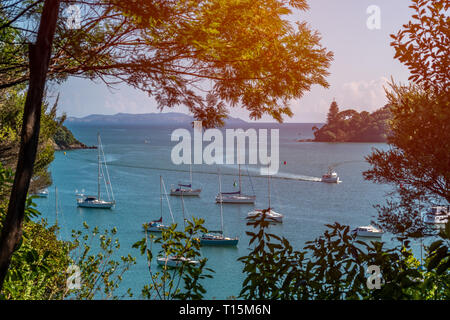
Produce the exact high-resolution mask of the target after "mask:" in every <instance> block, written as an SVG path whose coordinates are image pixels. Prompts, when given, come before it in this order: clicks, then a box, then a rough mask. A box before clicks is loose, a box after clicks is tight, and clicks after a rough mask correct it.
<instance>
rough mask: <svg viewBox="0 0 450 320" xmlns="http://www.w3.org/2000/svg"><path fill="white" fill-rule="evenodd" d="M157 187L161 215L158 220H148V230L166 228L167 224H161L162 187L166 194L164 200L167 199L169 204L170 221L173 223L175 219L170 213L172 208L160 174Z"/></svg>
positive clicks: (155, 230) (156, 230)
mask: <svg viewBox="0 0 450 320" xmlns="http://www.w3.org/2000/svg"><path fill="white" fill-rule="evenodd" d="M159 189H160V197H159V200H160V208H161V216H160V218H159V219H158V220H153V221H150V222H149V223H148V227H147V230H148V231H150V232H162V231H163V230H165V229H167V228H168V226H166V225H164V224H163V215H162V213H163V205H162V202H163V189H164V194H165V195H166V200H167V205H168V206H169V212H170V216H171V217H172V222H173V223H175V220H174V218H173V214H172V209H171V208H170V202H169V198H168V197H167V192H166V187H165V185H164V181H163V178H162V176H159Z"/></svg>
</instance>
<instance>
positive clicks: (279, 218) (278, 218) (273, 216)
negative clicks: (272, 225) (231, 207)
mask: <svg viewBox="0 0 450 320" xmlns="http://www.w3.org/2000/svg"><path fill="white" fill-rule="evenodd" d="M262 214H263V212H262V210H254V211H251V212H249V213H248V214H247V218H248V219H257V218H259V217H260V216H261V215H262ZM264 214H265V215H266V219H270V220H272V221H273V222H278V223H282V222H283V215H282V214H280V213H277V212H275V211H270V213H264Z"/></svg>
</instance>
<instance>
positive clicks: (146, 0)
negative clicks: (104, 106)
mask: <svg viewBox="0 0 450 320" xmlns="http://www.w3.org/2000/svg"><path fill="white" fill-rule="evenodd" d="M11 2H15V1H6V3H5V4H7V3H11ZM34 2H39V1H34ZM68 5H78V6H79V8H80V9H81V16H80V17H81V20H80V22H81V27H80V28H79V29H70V28H69V27H68V25H67V23H66V22H67V21H66V20H67V15H66V16H65V15H64V9H65V8H67V6H68ZM17 6H18V5H16V8H15V10H12V9H11V8H8V7H7V6H5V5H4V7H3V9H2V10H1V9H0V10H1V11H2V12H3V15H4V16H5V17H8V18H9V19H6V20H5V21H11V20H12V19H13V18H12V17H11V11H14V12H16V15H17V11H19V12H20V10H18V9H17ZM21 6H25V5H24V4H21ZM12 8H13V7H12ZM307 8H308V7H307V4H306V1H304V0H295V1H285V0H267V1H252V0H238V1H224V0H202V1H200V0H197V1H187V0H168V1H152V0H134V1H121V0H86V1H67V2H63V3H62V5H61V11H62V14H60V19H59V22H58V25H57V30H56V34H55V40H54V45H53V54H52V58H51V62H50V66H49V71H48V77H49V79H52V80H60V81H61V80H64V79H66V78H67V77H69V76H76V77H83V78H90V79H101V80H102V81H104V82H105V83H107V84H109V85H114V84H115V83H119V82H125V83H127V84H129V85H131V86H133V87H135V88H139V89H142V90H144V91H146V92H148V94H149V95H151V96H153V97H154V98H155V99H156V101H157V102H158V105H159V107H160V108H163V107H172V106H175V105H179V104H183V105H185V106H187V107H188V108H189V110H190V111H191V112H193V113H194V116H196V117H197V118H200V120H204V121H205V122H206V123H205V124H204V125H205V126H211V125H214V124H215V123H209V122H210V121H208V120H210V119H208V118H203V119H202V118H201V117H202V116H203V115H204V114H205V112H204V109H206V108H208V107H211V105H210V104H208V102H207V101H211V99H207V97H208V96H210V95H212V96H214V97H216V98H217V100H218V101H217V103H220V102H223V103H225V104H226V105H228V106H232V107H234V106H239V107H243V108H245V109H247V110H248V111H249V112H250V117H252V118H260V117H261V116H262V115H263V114H268V115H270V116H272V117H273V118H275V119H276V120H277V121H282V119H283V116H284V115H287V116H291V115H292V112H291V110H290V108H289V105H288V102H289V100H291V99H295V98H300V97H302V95H303V94H304V93H305V92H306V91H308V90H309V89H310V88H311V86H312V85H314V84H318V85H321V86H324V87H327V86H328V83H327V81H326V79H325V77H326V76H327V75H328V73H327V68H328V67H329V65H330V62H331V60H332V53H331V52H329V51H327V50H326V49H325V48H323V47H322V46H321V44H320V36H319V34H318V33H317V32H315V31H313V30H311V29H310V28H309V27H308V26H307V24H306V23H303V22H301V23H300V22H297V23H292V22H290V21H289V20H288V19H287V17H288V15H289V14H290V13H292V9H295V10H306V9H307ZM40 10H41V5H40V4H39V3H38V4H37V5H35V6H32V7H31V8H29V9H28V13H27V14H26V16H25V15H24V16H22V17H21V18H20V19H18V20H17V21H16V23H13V24H12V25H10V26H8V27H5V28H2V29H8V28H12V27H13V26H14V27H16V26H17V25H22V24H25V22H29V20H30V19H33V18H34V17H38V16H39V14H40ZM0 28H1V27H0ZM0 30H1V29H0ZM14 30H15V31H16V32H17V35H16V40H17V41H18V44H17V45H16V47H17V50H18V51H19V52H22V53H25V52H26V50H23V43H26V42H27V41H29V39H30V38H32V35H33V32H34V31H33V30H32V28H26V29H25V30H23V29H18V28H15V29H14ZM17 41H16V42H17ZM21 49H22V50H21ZM17 61H19V63H17V64H16V65H14V66H13V67H11V65H8V66H7V67H6V68H2V69H0V73H1V74H2V75H8V76H7V77H4V76H2V77H1V80H0V87H5V86H9V85H14V84H16V83H20V82H26V81H28V79H29V71H28V66H27V59H18V60H17ZM20 61H21V62H22V63H20ZM216 111H217V113H223V112H226V111H227V110H226V109H224V108H217V110H216ZM213 119H215V118H214V117H213Z"/></svg>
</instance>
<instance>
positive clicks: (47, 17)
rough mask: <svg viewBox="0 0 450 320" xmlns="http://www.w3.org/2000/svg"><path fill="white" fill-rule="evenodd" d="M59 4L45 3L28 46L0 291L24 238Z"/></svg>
mask: <svg viewBox="0 0 450 320" xmlns="http://www.w3.org/2000/svg"><path fill="white" fill-rule="evenodd" d="M59 4H60V0H45V2H44V7H43V11H42V15H41V21H40V24H39V30H38V34H37V39H36V43H35V44H30V45H29V68H30V81H29V86H28V92H27V98H26V100H25V107H24V113H23V122H22V131H21V141H20V151H19V158H18V160H17V167H16V173H15V177H14V184H13V187H12V190H11V196H10V199H9V206H8V212H7V214H6V219H5V221H4V223H3V230H2V232H1V236H0V290H1V289H2V287H3V282H4V280H5V277H6V274H7V271H8V267H9V264H10V262H11V257H12V255H13V253H14V250H15V249H16V247H17V245H18V244H19V241H20V239H21V237H22V224H23V219H24V210H25V201H26V198H27V193H28V187H29V185H30V180H31V177H32V174H33V166H34V161H35V158H36V151H37V147H38V142H39V129H40V122H41V108H42V99H43V95H44V89H45V81H46V77H47V71H48V66H49V61H50V56H51V50H52V43H53V37H54V34H55V29H56V21H57V19H58V12H59Z"/></svg>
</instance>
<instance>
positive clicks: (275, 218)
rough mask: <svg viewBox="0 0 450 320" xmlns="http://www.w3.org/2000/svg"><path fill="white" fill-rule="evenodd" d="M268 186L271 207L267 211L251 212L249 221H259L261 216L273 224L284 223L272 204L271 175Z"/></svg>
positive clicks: (268, 178) (256, 210)
mask: <svg viewBox="0 0 450 320" xmlns="http://www.w3.org/2000/svg"><path fill="white" fill-rule="evenodd" d="M267 185H268V199H269V207H268V208H267V209H266V210H261V209H255V210H253V211H250V212H249V213H248V214H247V218H248V219H257V218H260V217H261V215H264V216H265V218H266V219H269V220H271V221H273V222H279V223H282V222H283V215H282V214H281V213H278V212H275V211H274V210H273V209H272V207H271V203H270V174H268V175H267Z"/></svg>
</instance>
